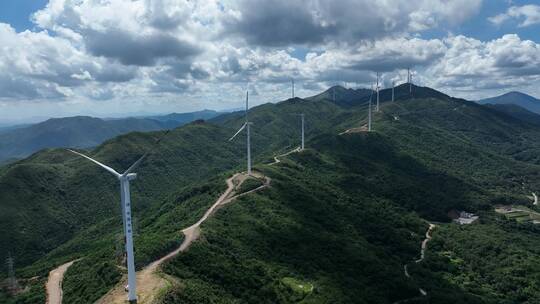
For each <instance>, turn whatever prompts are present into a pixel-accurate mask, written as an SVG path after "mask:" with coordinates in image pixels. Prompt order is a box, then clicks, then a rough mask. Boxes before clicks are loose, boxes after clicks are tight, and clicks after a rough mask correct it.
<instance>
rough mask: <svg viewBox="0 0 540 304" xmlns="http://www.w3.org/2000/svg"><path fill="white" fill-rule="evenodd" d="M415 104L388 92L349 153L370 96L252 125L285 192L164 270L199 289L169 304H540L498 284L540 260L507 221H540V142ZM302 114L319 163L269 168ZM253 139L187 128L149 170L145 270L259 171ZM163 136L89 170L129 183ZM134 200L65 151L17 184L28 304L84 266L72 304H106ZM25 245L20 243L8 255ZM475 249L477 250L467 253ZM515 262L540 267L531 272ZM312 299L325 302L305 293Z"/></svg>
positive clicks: (292, 105)
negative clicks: (465, 216) (487, 251)
mask: <svg viewBox="0 0 540 304" xmlns="http://www.w3.org/2000/svg"><path fill="white" fill-rule="evenodd" d="M409 89H410V87H409V86H408V85H401V86H398V87H396V97H397V98H396V100H397V101H396V102H390V97H389V96H390V95H388V94H389V93H390V94H391V90H390V89H386V90H382V91H381V102H382V104H381V112H380V113H376V114H374V130H375V131H374V132H371V133H367V132H360V131H354V132H350V133H346V134H342V135H340V134H341V133H343V132H344V131H345V130H348V129H354V130H359V129H360V127H362V126H363V125H364V124H365V123H366V115H367V108H366V105H365V102H364V101H362V100H363V99H362V98H363V97H361V95H362V94H359V95H355V96H356V97H354V98H352V97H350V96H352V95H343V96H344V98H343V99H340V98H339V95H338V94H337V95H336V102H334V100H333V99H331V100H329V99H328V98H326V97H323V98H319V97H317V98H306V99H301V98H294V99H289V100H286V101H283V102H280V103H278V104H264V105H261V106H258V107H255V108H253V109H251V110H250V120H252V121H253V123H254V124H253V129H252V131H253V155H254V156H255V163H256V166H255V168H256V170H258V171H260V172H262V173H264V174H265V175H266V176H268V177H270V178H271V179H272V186H271V187H270V188H268V189H265V190H263V191H261V192H257V193H256V194H252V195H249V196H245V197H243V198H241V199H238V200H237V201H236V202H234V203H232V204H230V205H228V206H226V207H224V208H223V209H221V210H219V211H218V212H217V213H216V215H215V216H214V217H213V218H211V219H209V220H208V221H207V222H206V223H204V224H203V226H202V228H201V229H202V238H201V239H200V240H199V241H198V242H196V243H194V244H193V245H192V247H191V248H190V249H189V250H188V251H187V252H186V253H183V254H181V255H180V256H178V257H177V258H175V259H173V260H172V261H171V262H170V263H168V264H166V265H165V269H164V271H165V272H166V273H167V274H169V275H170V276H172V277H173V278H177V279H180V280H181V282H182V285H181V286H172V288H171V289H170V290H168V292H166V293H164V294H163V298H162V299H161V303H297V302H302V301H303V302H304V303H327V302H329V301H332V302H334V303H393V302H395V301H399V300H404V299H409V298H413V297H417V296H419V294H418V289H419V288H423V289H426V290H428V292H429V298H424V299H420V301H428V302H429V303H501V302H505V301H506V302H515V301H519V299H523V297H524V296H523V295H524V294H526V296H525V297H526V299H529V300H530V301H535V300H540V290H538V287H537V286H538V285H535V280H537V279H535V278H534V276H526V280H527V282H526V283H527V284H517V283H516V284H515V285H512V286H515V288H516V289H515V290H514V291H513V292H508V291H507V290H506V289H505V286H504V285H500V284H496V283H494V282H498V281H501V280H510V281H518V280H519V278H520V277H521V275H520V274H519V273H520V272H513V271H514V270H515V271H520V270H521V269H522V267H527V266H530V265H534V261H537V260H538V259H540V255H539V254H538V253H537V252H536V251H535V249H534V246H535V245H540V237H539V236H538V235H537V234H534V233H532V232H531V231H534V230H533V229H536V228H534V227H530V226H527V225H521V226H520V225H519V224H512V223H506V222H505V221H504V220H502V219H501V218H500V217H497V215H496V214H495V213H494V212H493V211H492V207H493V206H494V205H496V204H501V203H505V202H513V203H522V204H529V205H530V204H531V203H530V201H529V199H528V198H527V195H530V193H531V192H533V191H537V189H539V187H540V183H539V182H538V180H539V179H538V172H539V170H538V169H540V167H539V165H538V164H539V163H540V162H539V159H538V156H537V155H539V152H540V145H539V144H538V143H539V142H540V128H539V127H538V126H536V125H534V124H531V123H528V122H527V121H524V120H522V119H520V118H518V117H514V116H511V115H508V114H506V113H503V112H500V111H495V110H493V109H490V108H488V107H485V106H482V105H478V104H476V103H474V102H470V101H466V100H462V99H455V98H452V97H449V96H447V95H445V94H443V93H441V92H437V91H435V90H433V89H430V88H423V87H417V86H413V90H412V94H411V93H410V92H409ZM355 92H356V91H355ZM368 92H369V90H368ZM327 93H328V91H327ZM370 94H371V92H370ZM327 95H328V94H327ZM355 98H356V99H355ZM367 98H369V96H368V97H367ZM298 113H304V114H305V115H306V134H307V136H308V137H307V150H306V151H304V152H302V153H293V154H290V155H289V156H287V157H285V158H284V159H283V160H282V162H281V163H279V164H277V165H273V166H269V165H267V163H270V161H271V159H272V158H273V156H274V155H276V154H280V153H282V152H285V151H289V150H291V149H292V148H295V147H296V146H297V145H298V143H299V135H300V134H299V127H300V122H299V119H298V117H297V116H295V115H292V114H298ZM242 123H243V117H242V116H241V114H240V113H231V114H226V115H222V116H220V117H217V118H214V119H212V120H211V121H209V122H205V123H196V124H189V125H186V126H183V127H180V128H177V129H175V130H173V131H172V132H171V133H170V134H169V135H168V136H167V137H166V138H165V139H164V140H163V142H162V143H161V144H160V146H159V149H156V150H155V152H154V153H153V154H152V155H151V156H150V157H149V159H148V160H147V161H146V162H145V163H144V164H143V166H142V167H141V168H140V169H139V170H138V173H139V179H137V180H136V181H135V182H134V183H133V189H132V190H133V192H134V194H133V197H134V198H133V206H134V207H135V210H134V216H135V221H136V223H137V224H136V227H135V232H136V236H135V248H136V258H137V260H136V263H137V267H139V268H141V267H143V266H144V265H147V264H148V263H150V262H151V261H153V260H155V259H157V258H159V257H161V256H163V255H164V254H165V253H167V252H169V251H171V250H172V249H173V248H175V247H176V246H178V244H180V242H181V241H182V236H181V234H180V233H179V232H180V231H181V230H182V229H183V228H185V227H188V226H189V225H191V224H193V223H194V222H195V221H196V220H197V219H198V218H200V216H201V215H202V214H203V213H204V212H205V210H206V209H207V208H208V207H209V206H210V205H211V204H212V203H213V202H214V201H215V200H216V198H217V197H219V196H220V194H221V193H222V192H223V191H224V189H225V187H226V185H225V183H224V180H225V179H226V178H228V177H229V176H230V175H231V174H232V173H233V172H237V171H240V170H243V168H244V153H245V152H244V150H245V145H244V142H243V140H242V139H239V140H235V141H234V142H232V143H229V142H227V139H228V138H229V137H230V135H232V134H233V133H234V132H235V131H236V129H237V128H238V127H239V126H240V125H241V124H242ZM160 134H161V132H154V133H131V134H127V135H123V136H120V137H116V138H113V139H111V140H109V141H107V142H105V143H104V144H102V145H100V146H98V147H97V148H96V149H93V150H92V151H89V153H90V154H91V155H92V156H93V157H96V158H97V159H99V160H101V161H104V162H106V163H107V164H110V165H111V166H113V167H114V168H125V167H126V166H127V165H128V164H130V163H131V162H132V161H133V160H134V159H135V158H136V157H138V156H139V155H140V154H141V153H142V152H143V151H146V150H148V149H151V147H152V142H153V139H154V138H156V137H158V136H160ZM516 134H519V135H520V136H516ZM117 192H118V191H117V185H116V181H114V179H113V178H111V177H109V176H108V175H107V174H106V173H104V172H102V171H101V170H99V169H98V168H95V167H94V166H92V164H88V163H87V162H85V161H84V160H80V159H78V158H77V157H75V156H71V155H69V154H67V153H66V152H65V151H63V150H46V151H42V152H40V153H37V154H35V155H33V156H32V157H30V158H28V159H25V160H22V161H19V162H16V163H14V164H11V165H8V166H5V167H2V169H0V195H1V196H2V197H0V208H1V210H0V211H1V212H0V214H1V215H3V216H4V218H2V221H1V223H4V221H6V223H7V224H5V225H4V226H2V227H0V229H1V230H0V231H1V232H2V233H1V234H0V235H1V238H0V242H2V243H1V245H2V246H0V248H1V249H2V250H6V249H4V248H9V249H10V250H12V251H14V252H16V256H17V257H19V261H20V267H19V270H18V273H19V274H20V275H21V276H25V277H31V276H33V275H39V276H40V280H41V281H39V284H36V285H33V286H34V287H33V288H34V289H32V292H31V293H28V294H27V295H21V296H20V297H19V298H18V300H19V301H20V303H35V302H36V301H34V302H32V300H30V298H31V297H34V299H37V298H39V299H42V297H43V291H42V290H40V287H39V286H42V285H40V284H41V283H42V282H43V279H44V276H46V273H47V272H48V271H49V270H50V269H51V268H52V267H53V266H55V265H59V264H61V263H63V262H66V261H69V260H72V259H75V258H79V257H82V258H83V260H81V261H80V262H77V263H75V264H74V265H73V266H72V267H71V268H70V269H69V270H68V272H67V273H66V278H65V282H64V287H65V289H64V292H65V300H66V301H67V302H70V303H93V302H94V301H95V300H97V299H99V298H100V297H101V295H103V294H104V293H105V292H107V291H108V290H109V289H110V288H111V287H112V286H114V285H115V284H116V283H117V282H118V280H119V279H120V277H121V270H119V269H118V268H117V267H116V264H117V261H116V254H117V253H116V251H117V249H116V246H117V244H118V241H117V239H118V235H119V234H120V232H121V224H120V223H121V221H120V219H119V215H118V209H119V208H118V206H117V202H118V194H117ZM6 202H7V203H6ZM24 202H26V204H25V203H24ZM30 202H31V203H30ZM530 207H531V208H534V206H530ZM454 209H457V210H467V211H469V212H476V213H479V214H481V215H482V217H481V218H482V221H481V222H480V223H478V224H475V225H472V226H471V227H463V228H462V227H456V226H455V225H453V224H444V223H449V222H450V218H448V216H447V213H448V211H450V210H454ZM38 215H39V216H40V217H42V219H40V220H38V221H33V220H31V219H33V218H34V217H38ZM65 219H69V222H66V220H65ZM427 221H437V222H440V223H441V224H440V225H439V228H436V229H435V231H434V241H433V242H434V243H433V245H430V246H429V247H428V251H427V252H428V253H427V256H426V261H425V262H424V263H422V264H421V265H413V266H414V267H412V266H411V269H410V272H411V274H412V275H413V277H414V278H417V279H410V278H407V277H406V275H405V274H404V272H403V265H405V264H407V263H409V262H410V261H412V260H414V259H416V258H417V255H418V254H419V251H418V250H419V246H420V242H421V241H422V239H423V238H424V234H425V232H426V229H427V227H428V224H427ZM50 222H52V223H55V224H53V225H50V226H48V225H47V224H48V223H50ZM16 223H20V224H16ZM15 226H16V227H17V229H16V230H14V229H13V227H15ZM491 230H494V231H497V232H498V233H499V235H498V236H495V235H493V234H491V233H490V232H489V231H491ZM13 231H21V233H17V234H14V235H13V236H12V237H8V235H9V234H8V233H7V232H10V233H11V232H13ZM438 231H441V232H440V234H438V233H439V232H438ZM23 232H24V233H23ZM29 232H31V233H29ZM468 232H471V233H474V237H472V236H470V235H469V239H467V236H468ZM505 233H507V236H504V234H505ZM442 236H445V237H444V238H443V237H442ZM482 236H489V237H485V238H484V237H482ZM44 237H45V239H44ZM453 237H454V238H455V239H454V238H453ZM456 239H459V240H461V241H460V242H458V241H456ZM510 239H514V240H515V241H514V242H512V243H511V246H510V245H508V246H507V245H505V246H506V247H505V248H500V250H499V253H498V255H492V256H489V257H486V258H485V260H483V261H481V262H482V263H483V264H482V265H479V264H478V263H480V261H478V260H477V259H475V258H472V257H473V256H475V255H476V256H480V254H479V253H478V252H477V247H476V245H478V246H479V248H488V247H489V246H499V247H500V246H501V245H500V244H498V243H497V242H500V241H501V240H505V242H510ZM525 240H526V241H525ZM465 243H466V244H467V245H466V246H465V245H461V244H465ZM44 244H45V245H46V246H44ZM507 244H510V243H507ZM6 246H8V247H6ZM27 248H34V249H33V251H27V250H26V249H27ZM514 251H519V252H520V253H521V256H527V257H528V259H529V261H528V262H526V263H524V265H523V264H520V263H519V261H518V260H517V259H516V257H515V256H514V255H512V252H514ZM27 252H33V254H27ZM0 254H4V255H5V252H1V253H0ZM500 259H505V260H506V261H508V262H509V266H508V267H509V270H508V271H507V272H504V273H503V274H501V273H499V272H497V271H496V268H497V267H498V266H497V265H498V262H499V260H500ZM458 270H459V271H458ZM104 274H107V275H104ZM462 274H466V275H467V278H466V279H464V278H463V277H462V276H461V275H462ZM422 277H423V278H426V279H418V278H422ZM291 282H293V283H291ZM295 282H296V283H297V284H300V285H305V286H313V290H311V291H309V292H303V291H299V290H298V288H297V287H295V286H296V285H295V284H296V283H295ZM469 282H473V283H472V285H471V283H469ZM83 286H84V288H83ZM535 286H536V287H535ZM40 297H41V298H40ZM0 299H2V298H1V296H0ZM37 302H39V301H37Z"/></svg>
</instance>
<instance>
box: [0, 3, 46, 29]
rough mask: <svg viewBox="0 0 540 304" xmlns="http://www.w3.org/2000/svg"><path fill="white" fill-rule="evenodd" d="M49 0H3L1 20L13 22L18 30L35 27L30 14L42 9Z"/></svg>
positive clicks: (12, 24)
mask: <svg viewBox="0 0 540 304" xmlns="http://www.w3.org/2000/svg"><path fill="white" fill-rule="evenodd" d="M47 2H48V1H47V0H2V1H0V22H4V23H8V24H11V26H12V27H14V28H15V29H17V31H19V32H20V31H24V30H26V29H32V28H34V24H33V23H32V22H31V21H30V16H31V15H32V13H34V12H35V11H37V10H39V9H42V8H44V7H45V5H46V4H47Z"/></svg>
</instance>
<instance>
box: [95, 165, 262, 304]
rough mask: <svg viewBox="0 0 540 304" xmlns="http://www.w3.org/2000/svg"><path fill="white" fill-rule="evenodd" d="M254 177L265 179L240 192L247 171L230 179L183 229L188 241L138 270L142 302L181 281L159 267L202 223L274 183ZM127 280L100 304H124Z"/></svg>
mask: <svg viewBox="0 0 540 304" xmlns="http://www.w3.org/2000/svg"><path fill="white" fill-rule="evenodd" d="M252 176H253V177H256V178H261V179H264V183H263V184H262V185H261V186H259V187H257V188H255V189H253V190H250V191H247V192H244V193H240V194H236V189H238V187H240V185H241V184H242V183H243V182H244V181H245V180H246V179H247V178H248V175H247V174H244V173H237V174H235V175H233V176H232V177H230V178H229V179H227V180H226V183H227V190H225V192H223V194H222V195H221V196H220V197H219V198H218V199H217V200H216V202H215V203H214V204H213V205H212V206H211V207H210V208H209V209H208V210H207V211H206V212H205V213H204V215H203V216H202V217H201V218H200V219H199V220H198V221H197V222H196V223H195V224H193V225H191V226H189V227H188V228H185V229H183V230H182V233H183V234H184V236H185V237H184V241H183V242H182V244H181V245H180V247H178V248H177V249H176V250H174V251H172V252H170V253H169V254H167V255H166V256H164V257H162V258H160V259H159V260H156V261H154V262H152V263H151V264H149V265H148V266H146V267H145V268H144V269H142V270H141V271H139V272H137V298H138V301H137V303H139V304H150V303H154V302H155V300H157V298H158V296H159V295H160V294H162V292H163V291H164V290H166V289H167V288H168V287H169V286H171V285H173V284H175V283H176V282H177V280H176V279H175V278H173V277H170V276H168V275H166V274H164V273H161V272H160V271H158V270H159V267H160V266H161V265H162V264H163V263H165V262H166V261H169V260H170V259H172V258H174V257H175V256H177V255H178V254H179V253H181V252H184V251H186V250H187V249H188V248H189V247H190V246H191V244H193V242H194V241H196V240H197V239H198V238H199V236H200V234H201V230H200V226H201V224H202V223H204V222H205V221H206V220H207V219H208V218H209V217H210V216H212V215H213V214H214V213H215V212H216V211H217V210H218V209H219V208H221V207H222V206H224V205H225V204H227V203H230V202H231V201H233V200H235V199H237V198H239V197H242V196H245V195H248V194H250V193H254V192H257V191H260V190H262V189H264V188H266V187H268V186H269V185H270V183H271V179H270V178H269V177H266V176H263V175H262V174H260V173H258V172H253V173H252ZM125 284H126V282H125V279H124V280H122V282H121V284H118V285H117V286H116V287H115V288H114V289H112V290H111V291H109V292H108V293H107V294H106V295H105V296H103V297H102V298H101V299H100V300H98V301H97V302H96V303H97V304H124V303H125V301H126V292H125V290H124V286H125Z"/></svg>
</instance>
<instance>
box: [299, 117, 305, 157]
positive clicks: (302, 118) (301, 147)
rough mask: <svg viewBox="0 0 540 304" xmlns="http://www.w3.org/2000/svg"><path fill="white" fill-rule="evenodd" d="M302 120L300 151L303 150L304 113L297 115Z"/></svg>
mask: <svg viewBox="0 0 540 304" xmlns="http://www.w3.org/2000/svg"><path fill="white" fill-rule="evenodd" d="M299 116H300V118H301V120H302V145H301V146H300V150H301V151H303V150H304V113H302V114H300V115H299Z"/></svg>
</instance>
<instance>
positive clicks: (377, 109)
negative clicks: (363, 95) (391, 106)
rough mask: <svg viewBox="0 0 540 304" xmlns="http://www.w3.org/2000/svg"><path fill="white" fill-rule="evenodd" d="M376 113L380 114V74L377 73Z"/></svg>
mask: <svg viewBox="0 0 540 304" xmlns="http://www.w3.org/2000/svg"><path fill="white" fill-rule="evenodd" d="M375 112H379V72H377V107H376V108H375Z"/></svg>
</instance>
